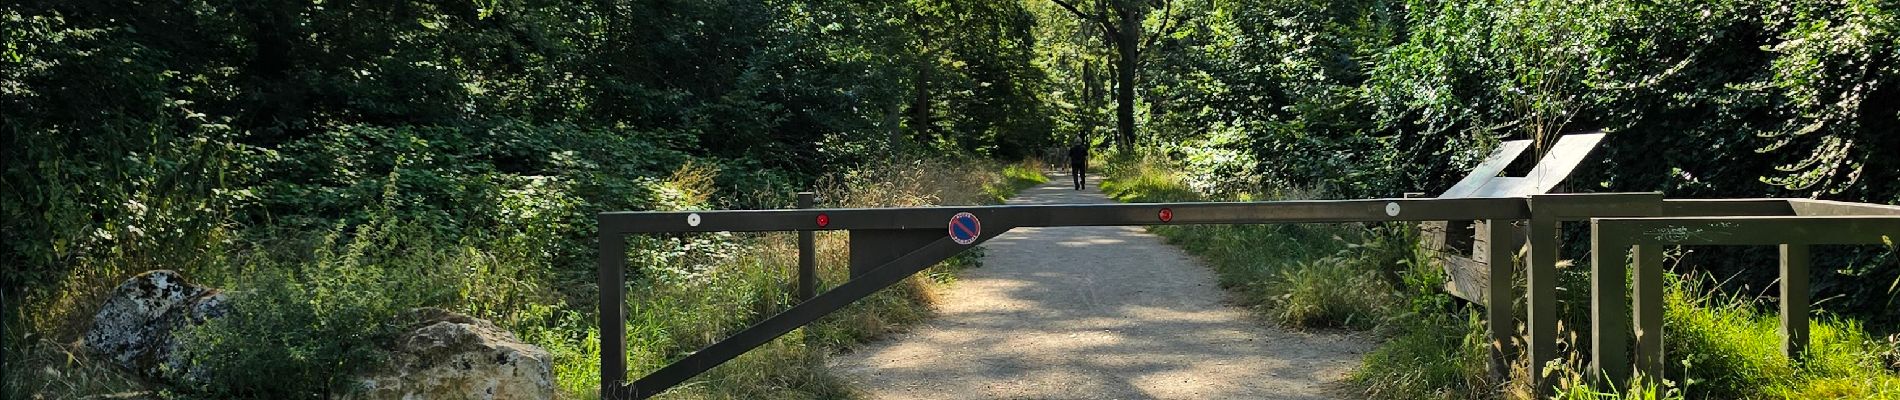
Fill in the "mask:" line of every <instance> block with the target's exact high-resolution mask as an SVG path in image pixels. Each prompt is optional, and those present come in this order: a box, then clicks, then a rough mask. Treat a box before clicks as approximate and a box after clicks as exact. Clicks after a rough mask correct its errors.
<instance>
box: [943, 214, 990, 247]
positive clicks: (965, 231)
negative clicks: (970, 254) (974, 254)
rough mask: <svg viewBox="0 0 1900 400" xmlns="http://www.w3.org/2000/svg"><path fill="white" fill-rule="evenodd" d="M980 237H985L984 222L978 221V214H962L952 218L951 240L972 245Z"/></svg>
mask: <svg viewBox="0 0 1900 400" xmlns="http://www.w3.org/2000/svg"><path fill="white" fill-rule="evenodd" d="M979 236H983V221H978V220H977V219H976V214H971V213H967V212H960V213H957V215H955V216H951V217H950V240H954V241H956V242H957V244H971V243H976V238H977V237H979Z"/></svg>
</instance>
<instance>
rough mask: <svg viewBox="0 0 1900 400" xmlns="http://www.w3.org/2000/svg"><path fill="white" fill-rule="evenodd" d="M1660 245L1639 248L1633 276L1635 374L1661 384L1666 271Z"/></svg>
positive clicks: (1637, 246)
mask: <svg viewBox="0 0 1900 400" xmlns="http://www.w3.org/2000/svg"><path fill="white" fill-rule="evenodd" d="M1662 249H1663V246H1662V245H1659V244H1641V245H1636V269H1635V271H1634V272H1632V274H1633V275H1634V276H1635V277H1634V279H1632V280H1633V281H1635V283H1636V288H1635V290H1634V292H1635V293H1634V295H1633V296H1632V297H1635V307H1636V311H1635V312H1634V314H1635V315H1634V316H1633V317H1634V318H1635V320H1636V372H1638V373H1641V374H1643V378H1644V379H1649V380H1650V382H1660V381H1657V380H1658V379H1662V373H1663V341H1662V338H1663V282H1662V281H1663V269H1662Z"/></svg>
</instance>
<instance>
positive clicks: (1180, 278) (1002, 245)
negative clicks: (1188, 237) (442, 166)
mask: <svg viewBox="0 0 1900 400" xmlns="http://www.w3.org/2000/svg"><path fill="white" fill-rule="evenodd" d="M1055 181H1057V182H1053V183H1050V184H1046V185H1043V186H1040V187H1037V188H1034V189H1031V190H1028V191H1025V192H1024V193H1023V194H1022V195H1021V196H1019V197H1017V198H1015V199H1013V200H1011V201H1010V204H1061V203H1106V202H1110V200H1109V199H1108V198H1106V197H1104V196H1102V195H1101V194H1100V193H1099V192H1096V191H1095V190H1094V189H1093V187H1094V185H1095V184H1096V183H1099V182H1095V181H1092V182H1091V189H1090V190H1087V191H1074V190H1071V189H1070V188H1069V187H1068V181H1066V180H1061V179H1056V180H1055ZM984 254H985V256H984V267H983V268H980V269H973V270H968V271H964V272H963V273H962V274H961V275H960V276H959V278H958V282H957V284H956V286H955V287H953V288H951V289H950V290H948V291H946V292H945V293H943V294H941V295H940V297H939V301H938V314H937V317H936V318H933V319H931V320H929V321H927V322H924V323H922V324H920V325H918V326H917V327H916V328H915V329H914V330H913V331H912V332H909V333H906V334H902V335H899V336H897V337H894V338H892V339H890V340H884V341H877V342H872V343H870V344H867V345H865V347H863V348H861V349H859V350H857V351H855V352H853V353H850V354H846V355H841V356H838V357H835V358H834V360H833V370H834V371H836V372H837V373H840V374H843V375H845V376H846V377H847V378H848V379H850V380H853V381H856V382H858V383H859V386H861V389H862V390H864V391H866V392H868V394H870V396H871V397H874V398H880V399H910V398H922V399H936V398H946V399H947V398H956V399H963V398H1194V399H1199V398H1294V399H1300V398H1324V397H1327V391H1326V389H1327V388H1328V387H1329V384H1330V383H1331V382H1335V381H1337V380H1339V379H1343V378H1344V377H1345V374H1346V371H1348V370H1350V369H1351V368H1352V366H1353V365H1354V364H1356V362H1357V360H1358V359H1359V358H1360V357H1361V355H1362V353H1363V352H1364V351H1365V350H1366V349H1368V346H1369V345H1368V344H1367V343H1366V342H1365V341H1364V340H1362V339H1360V338H1358V337H1356V336H1352V335H1344V334H1337V333H1312V332H1293V331H1288V330H1284V329H1281V328H1278V327H1275V326H1271V325H1268V324H1263V323H1261V322H1260V321H1258V320H1257V319H1254V318H1252V317H1251V316H1250V315H1249V314H1248V312H1247V311H1246V310H1245V309H1242V308H1238V307H1234V306H1232V305H1230V304H1229V302H1228V301H1226V300H1227V298H1228V296H1227V294H1226V293H1225V292H1223V291H1222V290H1220V288H1219V285H1218V283H1217V282H1216V279H1215V277H1214V274H1213V273H1211V272H1210V271H1208V269H1207V268H1204V267H1203V266H1202V265H1200V263H1198V262H1197V261H1196V260H1194V259H1193V258H1192V257H1189V256H1188V255H1187V254H1186V253H1184V252H1182V251H1181V250H1179V249H1176V248H1174V247H1172V246H1169V245H1167V244H1165V243H1162V241H1161V240H1160V238H1158V237H1156V236H1154V235H1151V234H1147V233H1145V232H1143V231H1142V230H1141V229H1140V228H1135V227H1059V228H1057V227H1052V228H1017V229H1014V230H1011V231H1010V232H1009V233H1007V234H1004V235H1002V236H999V237H997V238H996V239H994V240H991V241H989V242H988V243H987V244H985V245H984Z"/></svg>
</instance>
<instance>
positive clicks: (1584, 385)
mask: <svg viewBox="0 0 1900 400" xmlns="http://www.w3.org/2000/svg"><path fill="white" fill-rule="evenodd" d="M1111 160H1112V161H1111V164H1110V165H1109V166H1108V168H1106V172H1107V175H1108V179H1107V180H1106V181H1105V182H1103V183H1102V189H1103V191H1104V192H1107V193H1109V195H1110V196H1112V197H1114V198H1116V199H1118V200H1121V201H1128V202H1156V201H1207V200H1251V199H1253V198H1255V197H1256V195H1252V194H1246V193H1242V194H1236V195H1233V196H1228V197H1223V198H1209V197H1207V196H1204V195H1202V194H1201V193H1200V192H1199V191H1197V190H1195V189H1194V188H1192V187H1189V186H1188V185H1187V184H1185V183H1184V182H1186V181H1187V180H1186V179H1184V178H1185V177H1183V176H1181V175H1180V174H1178V173H1177V172H1174V171H1175V169H1173V168H1171V167H1170V166H1169V165H1168V163H1167V162H1165V161H1163V160H1159V159H1155V158H1144V157H1128V156H1121V157H1116V158H1113V159H1111ZM1293 193H1294V194H1293V195H1288V194H1286V193H1279V194H1275V195H1272V196H1259V197H1269V198H1298V197H1300V196H1299V195H1298V194H1297V192H1293ZM1151 230H1152V231H1153V232H1155V233H1157V234H1159V235H1161V236H1163V237H1165V238H1167V239H1168V240H1169V241H1170V242H1171V243H1174V244H1176V245H1178V246H1180V247H1182V248H1184V249H1186V250H1187V251H1188V252H1190V253H1193V254H1195V255H1197V256H1199V257H1200V258H1202V259H1203V260H1206V261H1207V263H1208V264H1209V265H1210V267H1212V268H1213V269H1214V270H1215V272H1216V273H1217V274H1218V276H1219V279H1220V283H1221V285H1222V286H1223V287H1225V288H1228V289H1230V290H1234V291H1236V292H1237V294H1239V295H1240V297H1241V298H1242V299H1243V300H1244V304H1246V305H1249V306H1252V307H1254V308H1256V309H1259V310H1260V311H1261V313H1262V315H1265V316H1267V317H1269V318H1271V319H1273V320H1275V321H1278V322H1280V323H1282V324H1284V325H1287V326H1291V327H1305V328H1348V329H1371V330H1372V331H1373V332H1374V333H1375V334H1376V335H1378V336H1380V337H1383V338H1385V341H1384V343H1382V344H1381V345H1380V346H1379V347H1378V348H1376V349H1374V350H1373V351H1371V352H1369V353H1367V354H1366V358H1365V360H1364V363H1363V364H1362V365H1361V366H1360V367H1359V368H1358V369H1356V370H1355V371H1354V372H1353V374H1352V376H1351V377H1350V379H1349V380H1350V382H1351V383H1352V385H1353V386H1354V387H1356V388H1357V389H1358V390H1360V391H1362V393H1364V394H1365V395H1366V396H1368V397H1371V398H1382V399H1446V398H1469V399H1484V398H1531V397H1533V396H1531V395H1530V394H1529V387H1528V386H1527V384H1525V382H1528V381H1529V379H1527V378H1528V377H1529V376H1530V374H1531V370H1530V368H1528V367H1527V366H1526V365H1525V361H1524V359H1522V358H1521V357H1520V358H1518V359H1517V360H1516V362H1515V366H1514V367H1513V369H1512V371H1510V374H1509V375H1510V379H1509V380H1508V381H1506V380H1501V379H1499V377H1493V376H1491V375H1490V373H1489V372H1488V367H1487V363H1488V362H1489V360H1488V358H1489V356H1488V355H1487V353H1488V351H1489V350H1487V346H1488V345H1489V344H1488V343H1486V334H1485V324H1484V321H1483V320H1482V319H1481V318H1480V317H1479V314H1478V312H1479V310H1478V309H1477V308H1476V307H1472V306H1468V305H1464V304H1462V303H1459V302H1456V301H1454V300H1453V299H1452V298H1451V297H1450V296H1448V295H1446V294H1444V293H1442V292H1440V290H1439V289H1438V288H1439V287H1441V285H1442V284H1443V278H1442V274H1441V273H1440V272H1439V269H1438V268H1439V267H1438V266H1437V265H1435V263H1433V262H1432V260H1430V257H1428V256H1426V255H1423V254H1420V253H1419V252H1418V251H1417V248H1416V244H1415V243H1416V230H1414V229H1412V228H1411V227H1409V226H1400V225H1344V224H1283V225H1199V226H1159V227H1153V228H1151ZM1560 270H1562V271H1563V272H1564V276H1562V277H1561V279H1560V286H1565V287H1583V286H1580V285H1582V284H1583V283H1585V282H1587V280H1586V277H1585V275H1586V274H1583V273H1581V271H1580V270H1579V269H1577V268H1560ZM1382 277H1383V279H1381V278H1382ZM1671 279H1672V281H1671V282H1672V283H1671V284H1670V285H1669V287H1668V289H1667V290H1668V294H1667V303H1666V304H1665V312H1664V313H1665V316H1664V319H1665V321H1664V329H1665V331H1666V332H1667V334H1666V335H1665V336H1664V340H1665V343H1664V347H1665V349H1667V350H1666V351H1667V352H1668V355H1667V357H1669V359H1670V360H1671V362H1672V363H1674V364H1671V367H1669V368H1667V369H1668V371H1666V373H1665V374H1664V376H1663V377H1660V378H1657V377H1639V378H1638V380H1637V381H1635V382H1633V383H1632V384H1630V385H1629V387H1630V388H1631V389H1629V390H1627V391H1624V392H1617V391H1614V390H1611V389H1610V388H1608V387H1605V386H1602V385H1596V384H1595V383H1596V382H1593V381H1591V380H1588V379H1584V378H1583V375H1582V373H1581V372H1580V371H1581V370H1582V367H1581V359H1582V357H1581V354H1580V350H1579V347H1580V346H1578V345H1576V344H1580V343H1581V341H1579V340H1578V337H1577V336H1576V335H1577V334H1576V333H1575V332H1576V331H1575V330H1574V329H1567V330H1565V331H1566V332H1568V333H1569V335H1568V337H1567V338H1564V339H1563V340H1562V341H1563V342H1565V343H1564V344H1561V347H1563V348H1565V349H1566V351H1564V352H1563V354H1561V355H1560V357H1561V359H1562V360H1563V362H1562V363H1560V365H1555V366H1553V368H1550V369H1548V370H1542V371H1538V373H1543V374H1548V376H1552V377H1554V378H1555V379H1557V381H1558V382H1559V390H1558V391H1557V393H1555V394H1554V396H1553V397H1554V398H1560V399H1617V398H1623V399H1672V398H1689V399H1821V398H1870V399H1900V375H1896V373H1895V370H1900V368H1895V367H1890V365H1891V364H1892V361H1891V360H1890V359H1900V357H1895V356H1890V355H1889V354H1895V355H1900V347H1896V345H1895V344H1894V343H1893V341H1880V340H1874V338H1872V337H1869V335H1868V334H1867V333H1866V330H1865V329H1863V327H1861V326H1860V324H1858V323H1857V322H1855V321H1853V320H1851V319H1847V318H1842V317H1839V316H1823V317H1821V318H1816V319H1814V320H1813V321H1812V322H1811V327H1810V332H1811V334H1812V347H1811V348H1810V352H1809V355H1808V357H1807V359H1806V360H1804V361H1802V362H1798V363H1797V362H1791V361H1790V360H1788V359H1787V358H1786V357H1785V356H1782V355H1781V350H1780V339H1779V337H1778V336H1777V333H1776V330H1777V329H1776V327H1777V326H1778V323H1779V322H1778V321H1777V319H1776V317H1775V316H1774V314H1772V313H1768V312H1763V311H1762V310H1764V309H1765V305H1764V304H1761V303H1759V302H1757V301H1755V300H1754V299H1750V298H1743V297H1740V296H1735V295H1725V294H1722V293H1719V292H1716V291H1714V290H1710V289H1706V288H1707V287H1712V286H1713V285H1707V284H1705V283H1704V281H1698V280H1696V279H1691V278H1681V277H1676V276H1673V275H1672V276H1671ZM1560 297H1562V298H1560V299H1559V301H1560V303H1561V305H1560V314H1562V315H1560V319H1564V320H1573V321H1574V320H1576V319H1577V318H1579V317H1581V316H1582V315H1584V314H1583V310H1585V309H1584V308H1582V307H1581V305H1584V304H1586V301H1587V293H1572V292H1563V293H1562V294H1560ZM1568 328H1575V327H1568ZM1523 340H1524V339H1523V337H1522V336H1521V332H1520V337H1519V338H1518V342H1519V344H1520V346H1521V343H1522V342H1523Z"/></svg>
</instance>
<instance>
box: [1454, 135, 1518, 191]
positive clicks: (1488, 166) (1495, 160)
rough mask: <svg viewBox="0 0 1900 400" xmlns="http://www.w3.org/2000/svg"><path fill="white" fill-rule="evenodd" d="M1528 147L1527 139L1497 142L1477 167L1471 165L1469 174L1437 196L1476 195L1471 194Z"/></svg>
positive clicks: (1496, 175) (1494, 176)
mask: <svg viewBox="0 0 1900 400" xmlns="http://www.w3.org/2000/svg"><path fill="white" fill-rule="evenodd" d="M1530 147H1531V141H1529V140H1512V141H1508V142H1504V143H1499V144H1498V148H1497V149H1493V150H1491V155H1488V156H1485V157H1484V161H1482V162H1479V163H1478V166H1477V167H1473V168H1472V169H1471V173H1470V174H1466V175H1465V177H1464V179H1459V180H1458V183H1457V184H1453V185H1451V188H1450V189H1446V190H1445V192H1444V193H1441V194H1439V195H1438V197H1439V198H1454V197H1477V196H1472V195H1471V194H1472V193H1476V192H1477V191H1478V188H1480V187H1483V186H1484V184H1485V182H1488V181H1490V180H1491V179H1492V178H1496V177H1498V173H1501V172H1504V168H1505V167H1509V166H1510V165H1511V162H1512V161H1516V160H1517V157H1518V156H1519V155H1522V154H1524V149H1528V148H1530Z"/></svg>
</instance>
